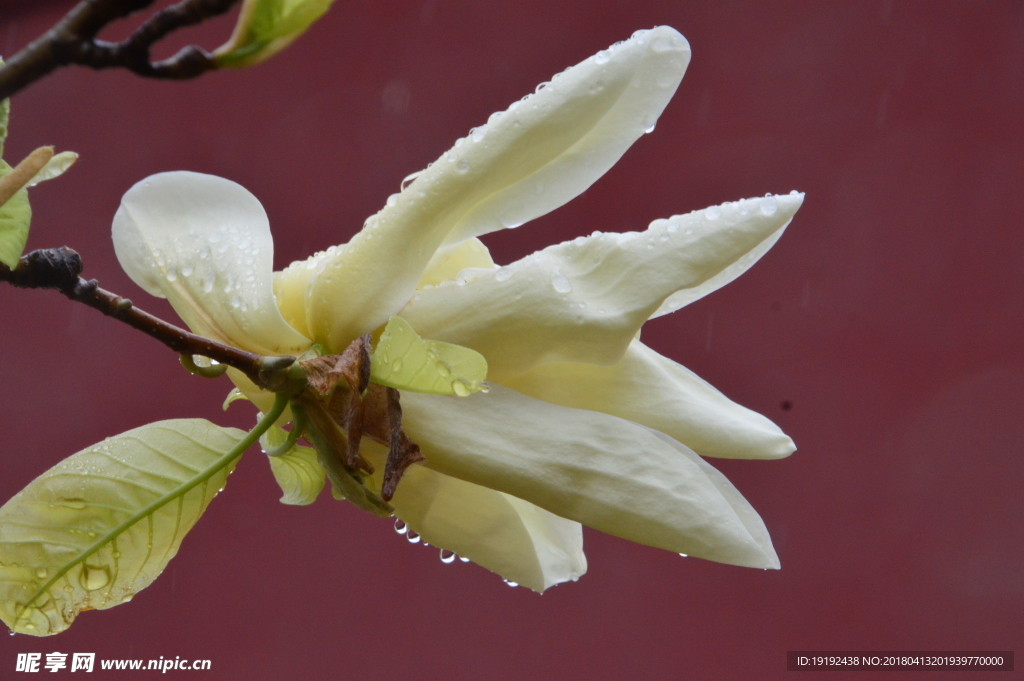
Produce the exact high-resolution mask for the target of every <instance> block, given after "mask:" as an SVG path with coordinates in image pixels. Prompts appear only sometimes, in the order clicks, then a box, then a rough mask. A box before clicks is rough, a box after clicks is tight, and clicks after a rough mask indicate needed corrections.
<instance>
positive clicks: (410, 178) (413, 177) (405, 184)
mask: <svg viewBox="0 0 1024 681" xmlns="http://www.w3.org/2000/svg"><path fill="white" fill-rule="evenodd" d="M422 172H423V171H422V170H417V171H416V172H415V173H413V174H412V175H406V177H405V179H404V180H402V184H401V185H399V186H400V188H401V190H402V191H403V192H404V191H405V190H406V188H407V187H408V186H409V185H410V184H412V183H413V182H415V181H416V178H417V177H419V176H420V173H422Z"/></svg>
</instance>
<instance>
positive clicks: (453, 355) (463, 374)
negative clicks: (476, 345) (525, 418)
mask: <svg viewBox="0 0 1024 681" xmlns="http://www.w3.org/2000/svg"><path fill="white" fill-rule="evenodd" d="M486 378H487V360H486V359H484V356H483V355H481V354H480V353H479V352H477V351H476V350H470V349H469V348H464V347H462V346H461V345H453V344H451V343H442V342H440V341H431V340H423V339H422V338H420V337H419V334H417V333H416V331H414V330H413V328H412V326H410V325H409V322H407V321H405V320H404V319H402V318H401V317H398V316H394V317H391V319H389V320H388V325H387V326H386V327H385V328H384V333H382V334H381V336H380V341H379V342H378V343H377V349H376V350H375V351H374V353H373V357H372V359H371V364H370V380H371V381H373V382H374V383H380V384H381V385H386V386H389V387H391V388H397V389H399V390H410V391H412V392H417V393H431V394H434V395H458V396H459V397H466V396H467V395H469V394H471V393H475V392H479V391H481V390H486V389H487V384H486V383H484V379H486Z"/></svg>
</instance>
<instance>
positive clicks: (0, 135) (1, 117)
mask: <svg viewBox="0 0 1024 681" xmlns="http://www.w3.org/2000/svg"><path fill="white" fill-rule="evenodd" d="M3 65H4V60H3V59H2V58H0V66H3ZM10 117H11V100H10V99H5V100H3V101H2V102H0V158H2V157H3V155H4V142H5V141H7V123H8V120H9V119H10Z"/></svg>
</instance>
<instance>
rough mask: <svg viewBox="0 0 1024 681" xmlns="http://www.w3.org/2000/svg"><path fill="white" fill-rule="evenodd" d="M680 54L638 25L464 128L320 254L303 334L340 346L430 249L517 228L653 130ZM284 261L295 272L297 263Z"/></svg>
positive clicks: (665, 36) (400, 288) (403, 288)
mask: <svg viewBox="0 0 1024 681" xmlns="http://www.w3.org/2000/svg"><path fill="white" fill-rule="evenodd" d="M689 59H690V49H689V45H688V44H687V42H686V39H685V38H683V37H682V36H681V35H679V33H677V32H676V31H675V30H674V29H671V28H668V27H664V26H663V27H660V28H656V29H654V30H651V31H646V32H638V33H637V34H636V35H634V37H633V38H631V39H630V40H627V41H625V42H624V43H622V44H620V45H617V46H615V47H614V48H612V49H610V50H603V51H602V52H601V53H599V54H598V55H596V56H595V57H591V58H590V59H588V60H586V61H584V62H582V63H580V64H578V65H576V66H574V67H572V68H570V69H567V70H566V71H564V72H562V73H561V74H559V75H558V76H556V77H555V78H553V79H552V81H551V82H550V83H545V84H544V85H543V86H542V87H540V88H538V90H537V92H536V93H535V94H532V95H530V96H528V97H526V98H524V99H523V100H522V101H520V102H516V103H515V104H513V105H512V106H510V107H509V108H508V110H506V111H504V112H499V113H497V114H495V115H493V116H491V118H490V120H489V121H488V123H487V124H486V125H484V126H481V127H479V128H474V129H473V131H472V132H471V133H470V135H469V137H468V138H465V139H462V140H459V142H457V143H456V145H455V147H453V148H452V149H451V150H450V151H448V152H447V153H446V154H444V156H442V157H441V158H440V159H438V161H436V162H435V163H433V164H432V165H431V166H429V167H428V168H427V169H426V170H424V171H423V172H422V173H420V174H419V175H418V176H417V177H416V179H415V180H414V181H413V182H412V184H410V185H408V186H407V187H406V189H405V190H404V191H402V192H401V193H399V194H395V195H394V196H392V197H391V198H390V199H389V200H388V205H387V206H386V207H385V208H384V209H383V210H381V211H380V212H379V213H378V214H377V215H375V216H373V217H371V218H370V219H369V220H368V221H367V224H366V225H365V226H364V228H363V230H362V232H360V233H359V234H358V235H356V237H355V238H354V239H353V240H352V241H351V242H350V243H349V244H348V245H347V246H346V247H345V248H344V249H339V250H338V251H337V252H336V253H334V254H333V255H327V254H325V255H323V256H321V257H320V258H319V264H318V267H319V270H318V272H317V275H316V277H315V279H314V280H313V282H312V283H311V287H310V289H309V291H308V295H307V299H306V307H307V312H308V315H309V319H308V323H309V330H310V331H311V333H312V337H313V338H315V339H316V340H317V341H318V342H321V343H324V344H325V345H326V346H327V347H328V348H329V349H331V350H332V351H333V350H337V349H338V348H343V347H345V345H347V343H349V342H350V341H351V340H352V339H353V338H355V337H357V336H359V335H360V334H362V333H364V332H366V331H369V330H372V329H374V328H376V327H377V326H379V325H380V324H382V323H383V322H384V321H385V320H386V319H387V318H388V316H389V315H392V314H395V313H396V312H397V311H398V310H399V309H400V308H401V307H402V305H404V304H405V302H406V301H407V300H408V299H409V297H410V296H411V294H412V292H413V291H414V290H415V287H416V283H417V282H418V281H419V279H420V276H421V275H422V273H423V271H424V268H425V267H426V265H427V263H428V262H429V261H430V259H431V258H432V257H433V255H434V253H435V251H436V250H437V249H438V247H439V246H442V245H443V244H457V243H459V242H461V241H464V240H466V239H469V238H471V237H475V236H480V235H482V234H486V233H488V232H493V231H495V230H499V229H504V228H507V227H515V226H518V225H521V224H523V223H524V222H527V221H529V220H532V219H534V218H536V217H538V216H540V215H543V214H545V213H547V212H549V211H551V210H553V209H555V208H557V207H559V206H561V205H562V204H564V203H566V202H567V201H569V200H570V199H572V198H573V197H575V196H577V195H579V194H580V193H581V192H583V191H584V190H585V189H587V187H589V186H590V185H591V184H592V183H593V182H594V181H595V180H597V179H598V178H599V177H600V176H601V175H603V174H604V173H605V171H607V170H608V169H609V168H610V167H611V166H612V165H613V164H614V163H615V162H616V161H617V160H618V159H619V158H620V157H621V156H622V154H623V153H625V151H626V149H628V148H629V146H630V145H631V144H632V143H633V142H634V141H636V139H637V138H639V137H640V136H642V135H643V134H644V132H645V131H646V130H648V129H650V128H651V127H653V125H654V123H655V121H656V120H657V118H658V116H659V115H660V114H661V112H662V110H663V109H664V108H665V105H666V104H667V103H668V100H669V99H670V98H671V96H672V94H673V93H674V92H675V90H676V87H677V86H678V84H679V81H680V79H681V78H682V76H683V72H684V71H685V70H686V65H687V64H688V63H689ZM293 267H295V268H296V269H297V270H298V271H297V272H296V273H295V275H294V276H297V277H299V276H302V272H301V268H302V267H306V265H305V264H301V263H299V264H296V265H293ZM291 276H293V275H292V274H291V273H289V272H285V273H283V274H282V277H284V278H289V277H291ZM284 286H285V288H290V287H289V286H288V285H287V284H284Z"/></svg>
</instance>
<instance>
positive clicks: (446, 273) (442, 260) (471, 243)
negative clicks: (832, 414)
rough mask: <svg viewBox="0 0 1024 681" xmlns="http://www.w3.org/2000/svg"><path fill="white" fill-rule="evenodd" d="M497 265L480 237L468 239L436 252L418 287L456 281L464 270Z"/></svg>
mask: <svg viewBox="0 0 1024 681" xmlns="http://www.w3.org/2000/svg"><path fill="white" fill-rule="evenodd" d="M496 268H497V265H495V264H494V261H493V260H492V259H491V252H490V250H488V248H487V246H485V245H484V242H482V241H480V239H476V238H473V239H466V240H465V241H463V242H462V243H461V244H458V245H457V246H452V247H449V248H443V249H440V250H438V251H437V252H436V253H434V257H433V258H431V260H430V262H429V263H427V267H426V269H425V270H424V271H423V276H422V277H420V281H419V283H418V284H416V288H417V289H421V288H423V287H425V286H437V285H438V284H440V283H441V282H444V281H454V280H455V278H456V277H458V275H459V272H461V271H463V270H467V269H470V270H477V269H485V270H493V269H496Z"/></svg>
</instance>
